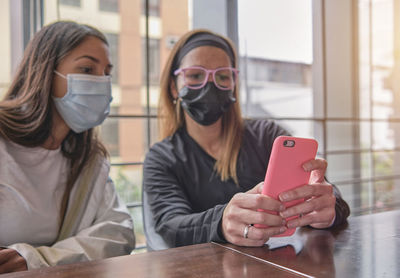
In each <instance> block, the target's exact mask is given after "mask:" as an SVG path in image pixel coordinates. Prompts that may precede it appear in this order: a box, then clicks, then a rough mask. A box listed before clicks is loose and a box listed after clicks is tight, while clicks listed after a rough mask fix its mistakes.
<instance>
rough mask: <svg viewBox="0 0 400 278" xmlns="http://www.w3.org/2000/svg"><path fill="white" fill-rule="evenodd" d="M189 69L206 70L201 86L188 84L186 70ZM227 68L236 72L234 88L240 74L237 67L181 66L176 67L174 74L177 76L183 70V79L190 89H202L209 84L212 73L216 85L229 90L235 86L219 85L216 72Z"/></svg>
mask: <svg viewBox="0 0 400 278" xmlns="http://www.w3.org/2000/svg"><path fill="white" fill-rule="evenodd" d="M189 69H201V70H204V71H205V72H206V77H205V78H204V81H203V83H202V84H201V85H199V86H191V85H188V84H186V77H185V70H189ZM227 69H229V70H232V71H233V72H234V75H235V76H234V83H233V88H235V86H236V80H237V78H238V74H239V70H238V69H235V68H232V67H221V68H216V69H206V68H204V67H200V66H193V67H186V68H179V69H176V70H175V71H174V75H175V76H178V75H179V74H180V73H181V72H183V80H184V81H185V85H186V86H187V87H188V88H190V89H201V88H203V87H204V86H205V85H206V84H207V82H208V78H209V77H210V73H212V80H213V82H214V84H215V86H216V87H217V88H218V89H221V90H223V91H229V90H232V89H233V88H224V87H221V86H219V85H218V84H217V82H216V81H215V73H216V72H217V71H219V70H227Z"/></svg>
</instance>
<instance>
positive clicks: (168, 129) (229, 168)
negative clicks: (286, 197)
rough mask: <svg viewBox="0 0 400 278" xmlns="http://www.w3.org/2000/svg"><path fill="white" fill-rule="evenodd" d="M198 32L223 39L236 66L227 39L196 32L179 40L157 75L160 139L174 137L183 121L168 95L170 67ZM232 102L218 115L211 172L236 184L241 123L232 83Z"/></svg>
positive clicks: (170, 95)
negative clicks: (217, 147) (218, 142)
mask: <svg viewBox="0 0 400 278" xmlns="http://www.w3.org/2000/svg"><path fill="white" fill-rule="evenodd" d="M198 33H208V34H211V35H214V36H217V37H220V38H222V39H223V40H225V41H226V42H227V43H228V45H229V46H230V47H231V48H232V51H233V54H234V62H235V64H234V65H232V66H236V64H237V54H236V51H235V47H234V45H233V43H232V42H231V41H230V40H229V39H228V38H225V37H223V36H221V35H218V34H216V33H213V32H211V31H209V30H205V29H198V30H194V31H191V32H188V33H186V34H185V35H183V36H182V37H181V39H180V40H179V41H178V42H177V43H176V44H175V46H174V48H173V49H172V51H171V54H170V56H169V58H168V60H167V62H166V64H165V67H164V69H163V72H162V75H161V84H160V100H159V106H158V123H159V130H160V139H164V138H166V137H168V136H171V135H172V134H174V133H175V132H176V131H177V130H178V129H179V128H180V127H182V126H184V124H185V118H184V117H183V111H182V107H181V105H180V102H179V100H178V101H177V102H176V104H174V102H175V101H174V97H173V95H172V92H171V83H172V82H175V76H174V75H173V71H174V70H176V69H175V68H172V67H173V63H174V60H175V57H176V56H177V54H178V53H179V51H180V49H181V48H182V47H183V46H184V45H185V43H186V42H187V41H188V40H189V39H190V38H191V37H192V36H194V35H196V34H198ZM233 94H234V97H235V98H236V100H237V101H236V102H235V103H234V104H233V105H231V107H230V109H229V110H228V111H227V112H226V113H224V114H223V116H222V142H223V144H222V150H221V154H222V155H221V157H220V158H219V159H218V160H217V162H216V164H215V169H216V170H217V173H218V174H219V175H220V177H221V180H223V181H226V180H228V179H229V178H232V179H233V180H234V181H235V182H236V183H238V179H237V174H236V164H237V157H238V155H239V150H240V146H241V142H242V133H243V121H242V115H241V112H240V105H239V101H238V100H239V85H238V82H237V83H236V86H235V90H234V92H233Z"/></svg>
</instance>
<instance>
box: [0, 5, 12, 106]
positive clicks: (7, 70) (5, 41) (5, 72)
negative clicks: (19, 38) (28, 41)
mask: <svg viewBox="0 0 400 278" xmlns="http://www.w3.org/2000/svg"><path fill="white" fill-rule="evenodd" d="M9 3H10V1H8V0H0V6H1V7H2V8H1V9H0V34H2V35H1V43H0V57H2V58H1V60H2V62H1V67H0V99H1V98H2V97H3V95H4V94H5V92H6V90H7V89H8V87H9V85H10V82H11V32H10V30H11V29H10V21H11V20H10V6H9Z"/></svg>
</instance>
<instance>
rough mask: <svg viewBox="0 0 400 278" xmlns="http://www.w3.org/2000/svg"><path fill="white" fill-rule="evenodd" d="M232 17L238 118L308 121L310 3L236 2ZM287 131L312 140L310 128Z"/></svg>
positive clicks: (310, 102)
mask: <svg viewBox="0 0 400 278" xmlns="http://www.w3.org/2000/svg"><path fill="white" fill-rule="evenodd" d="M283 14H284V15H285V16H282V15H283ZM238 17H239V54H240V79H241V100H242V101H241V104H242V111H243V114H244V115H245V116H249V117H257V118H265V117H313V90H312V83H311V82H312V70H311V69H312V62H313V60H312V59H313V58H312V53H313V52H312V1H311V0H285V1H274V0H252V1H246V0H238ZM277 26H279V28H277ZM290 127H291V129H292V131H293V132H294V134H297V133H302V134H304V133H306V134H307V135H308V136H311V135H312V134H313V130H312V127H313V123H312V122H309V123H308V124H306V126H304V125H302V126H301V127H300V126H298V125H297V124H296V123H291V124H290Z"/></svg>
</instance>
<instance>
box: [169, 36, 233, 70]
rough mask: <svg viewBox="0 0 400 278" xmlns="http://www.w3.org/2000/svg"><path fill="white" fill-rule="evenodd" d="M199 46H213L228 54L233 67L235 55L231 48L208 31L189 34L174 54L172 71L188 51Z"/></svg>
mask: <svg viewBox="0 0 400 278" xmlns="http://www.w3.org/2000/svg"><path fill="white" fill-rule="evenodd" d="M200 46H215V47H218V48H220V49H222V50H223V51H225V52H226V54H228V56H229V59H230V60H231V63H232V66H233V67H235V66H236V65H235V64H236V63H235V55H234V52H233V49H232V48H231V46H230V45H229V43H227V42H226V41H225V40H224V39H222V38H220V37H218V36H216V35H214V34H210V33H197V34H194V35H193V36H191V37H190V38H189V39H188V40H187V41H186V43H185V44H184V45H183V46H182V48H181V49H180V50H179V51H178V53H177V54H176V56H175V59H174V63H173V64H172V72H174V71H175V70H176V69H178V67H179V65H180V64H181V62H182V59H183V57H185V56H186V54H188V53H189V51H190V50H192V49H194V48H197V47H200Z"/></svg>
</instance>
